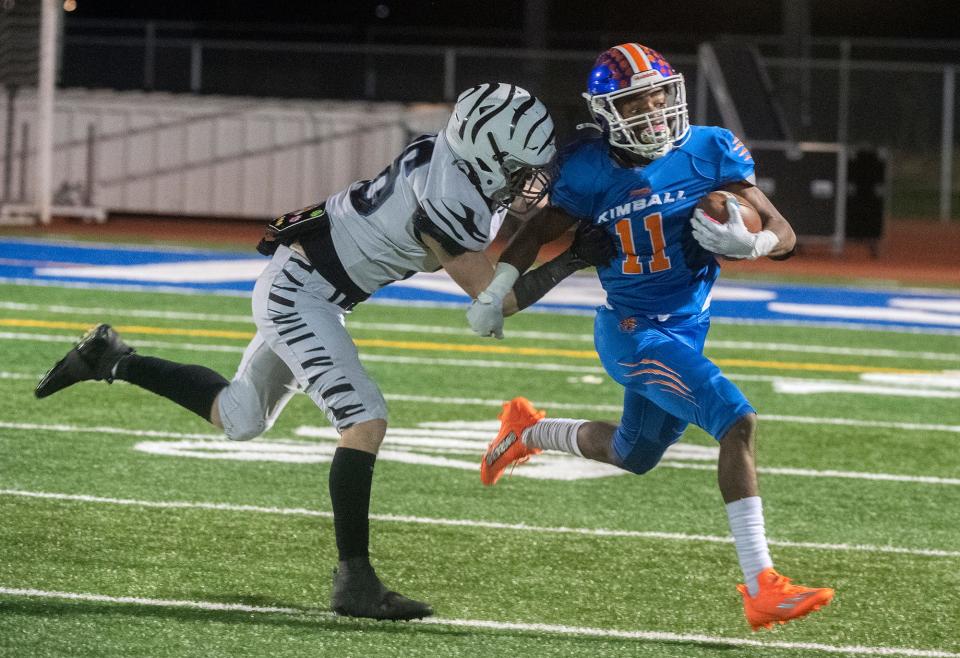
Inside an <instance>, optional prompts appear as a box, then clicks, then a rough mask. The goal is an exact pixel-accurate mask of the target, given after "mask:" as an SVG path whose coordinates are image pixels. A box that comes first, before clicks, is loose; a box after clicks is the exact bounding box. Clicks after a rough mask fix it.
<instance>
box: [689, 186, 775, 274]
mask: <svg viewBox="0 0 960 658" xmlns="http://www.w3.org/2000/svg"><path fill="white" fill-rule="evenodd" d="M725 203H726V206H727V214H728V215H729V216H730V219H728V220H727V223H726V224H720V223H719V222H716V221H714V220H712V219H710V218H709V217H708V216H707V215H706V214H705V213H704V212H703V210H701V209H700V208H697V209H696V210H694V211H693V217H692V218H690V225H691V226H692V227H693V237H694V238H695V239H696V241H697V242H699V243H700V246H701V247H703V248H704V249H706V250H707V251H711V252H713V253H715V254H719V255H720V256H727V257H729V258H748V259H750V260H754V259H755V258H760V257H761V256H766V255H767V254H769V253H770V252H771V251H773V250H774V249H775V248H776V246H777V245H778V244H779V243H780V238H778V237H777V234H776V233H774V232H773V231H767V230H763V231H760V232H759V233H751V232H750V231H748V230H747V227H746V226H744V225H743V216H742V215H741V214H740V204H739V203H738V202H737V200H736V199H734V198H733V197H730V198H728V199H727V200H726V202H725Z"/></svg>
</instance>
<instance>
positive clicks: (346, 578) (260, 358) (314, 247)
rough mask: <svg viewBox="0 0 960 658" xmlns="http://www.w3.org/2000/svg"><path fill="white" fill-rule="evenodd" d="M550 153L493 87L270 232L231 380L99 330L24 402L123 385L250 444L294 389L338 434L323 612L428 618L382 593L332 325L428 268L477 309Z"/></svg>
mask: <svg viewBox="0 0 960 658" xmlns="http://www.w3.org/2000/svg"><path fill="white" fill-rule="evenodd" d="M555 151H556V147H555V138H554V126H553V121H552V119H551V118H550V114H549V113H548V111H547V108H546V107H544V105H543V103H541V102H540V101H539V100H538V99H536V98H535V97H534V96H532V95H530V93H528V92H527V91H526V90H524V89H521V88H520V87H517V86H515V85H510V84H504V83H499V84H496V83H495V84H482V85H478V86H476V87H473V88H472V89H468V90H467V91H465V92H464V93H462V94H461V95H460V97H459V98H458V99H457V102H456V105H455V108H454V111H453V114H452V115H451V117H450V119H449V121H448V123H447V125H446V128H445V130H443V131H442V132H440V133H439V134H436V135H433V134H429V135H423V136H421V137H420V138H418V139H416V140H415V141H413V142H412V143H411V144H410V145H409V146H407V147H406V148H405V149H404V150H403V152H402V153H400V155H399V156H397V158H396V159H395V160H394V161H393V163H392V164H390V166H388V167H387V168H386V169H384V170H383V172H381V173H380V175H379V176H377V177H376V178H374V179H373V180H366V181H359V182H356V183H354V184H353V185H351V186H349V187H348V188H347V189H345V190H342V191H341V192H339V193H337V194H334V195H333V196H331V197H329V198H328V199H326V200H325V201H324V202H323V203H320V204H318V205H316V206H313V207H310V208H306V209H303V210H301V211H297V212H294V213H290V214H288V215H284V216H283V217H281V218H279V219H278V220H276V221H275V222H273V223H272V224H271V225H270V226H269V227H268V231H267V233H268V235H267V237H266V238H265V239H264V240H263V241H261V244H260V247H259V249H260V250H261V251H262V252H264V253H267V254H271V253H272V254H273V257H272V259H271V261H270V263H269V265H268V266H267V267H266V269H265V270H264V271H263V273H262V274H261V275H260V277H259V278H258V279H257V283H256V287H255V288H254V291H253V318H254V321H255V322H256V326H257V333H256V336H255V337H254V339H253V340H252V341H251V343H250V345H249V346H248V347H247V349H246V352H245V353H244V355H243V358H242V360H241V362H240V366H239V368H238V369H237V372H236V374H235V375H234V378H233V380H232V381H230V382H228V381H227V380H226V379H224V378H223V377H221V376H220V375H219V374H217V373H216V372H214V371H212V370H210V369H209V368H205V367H203V366H198V365H185V364H180V363H174V362H171V361H166V360H164V359H157V358H153V357H146V356H141V355H139V354H136V353H135V352H134V350H133V349H132V348H130V347H129V346H127V345H126V344H125V343H124V342H123V341H122V340H121V339H120V337H119V336H118V335H117V334H116V332H115V331H114V330H113V329H111V328H110V327H109V326H108V325H100V326H99V327H96V328H95V329H93V330H92V331H91V332H90V333H89V334H87V335H86V336H84V337H83V338H82V339H81V341H80V342H79V343H78V344H77V345H76V346H75V347H74V348H73V349H72V350H71V351H70V352H69V353H67V355H66V356H65V357H64V358H63V359H61V360H60V361H59V362H58V363H57V364H56V365H55V366H54V367H53V369H52V370H50V372H48V373H47V374H46V375H45V376H44V378H43V379H42V380H41V382H40V383H39V385H38V386H37V389H36V395H37V397H41V398H42V397H46V396H48V395H50V394H52V393H55V392H56V391H59V390H61V389H63V388H65V387H67V386H70V385H72V384H74V383H76V382H79V381H84V380H105V381H107V382H112V381H113V380H114V379H121V380H124V381H127V382H130V383H132V384H136V385H137V386H140V387H142V388H145V389H147V390H150V391H152V392H154V393H156V394H158V395H161V396H163V397H165V398H168V399H170V400H172V401H173V402H176V403H177V404H179V405H181V406H183V407H185V408H186V409H189V410H190V411H193V412H194V413H196V414H198V415H200V416H201V417H203V418H204V419H206V420H208V421H210V422H211V423H212V424H214V425H216V426H217V427H220V428H222V429H223V431H224V432H225V433H226V435H227V436H228V437H229V438H231V439H235V440H247V439H252V438H254V437H256V436H259V435H260V434H262V433H263V432H265V431H266V430H268V429H269V428H270V427H271V426H272V425H273V423H274V420H275V419H276V418H277V416H278V415H279V413H280V412H281V410H282V409H283V407H284V405H286V403H287V402H288V401H289V400H290V398H291V397H292V396H293V394H294V393H295V392H296V391H298V390H299V391H303V392H304V393H305V394H306V395H308V396H310V398H311V399H312V400H313V401H314V402H315V403H316V404H317V406H318V407H320V408H321V409H322V410H323V411H324V413H325V414H326V415H327V418H328V419H329V420H330V422H331V423H332V424H333V425H334V426H335V427H336V428H337V430H338V431H339V433H340V441H339V443H338V444H337V449H336V451H335V453H334V456H333V461H332V463H331V465H330V480H329V484H330V498H331V503H332V507H333V514H334V528H335V534H336V540H337V549H338V552H339V558H340V561H339V565H338V567H337V569H336V570H335V573H334V582H333V594H332V601H331V607H332V609H333V610H334V611H335V612H337V613H338V614H342V615H349V616H355V617H372V618H377V619H412V618H420V617H424V616H427V615H430V614H432V613H433V611H432V609H431V607H430V606H429V605H427V604H426V603H422V602H419V601H414V600H412V599H409V598H407V597H404V596H402V595H400V594H397V593H396V592H392V591H389V590H388V589H387V588H386V587H385V586H384V585H383V584H382V583H381V581H380V579H379V578H378V577H377V575H376V573H375V572H374V570H373V567H372V566H371V564H370V561H369V557H368V534H369V529H368V510H369V502H370V488H371V482H372V478H373V466H374V462H375V460H376V455H377V452H378V450H379V447H380V443H381V441H382V440H383V438H384V434H385V433H386V428H387V406H386V403H385V401H384V398H383V395H382V394H381V392H380V389H379V388H378V387H377V385H376V384H375V383H374V382H373V380H371V379H370V377H369V375H368V374H367V373H366V371H365V370H364V368H363V366H362V365H361V364H360V359H359V358H358V355H357V349H356V347H355V345H354V343H353V341H352V340H351V338H350V335H349V334H348V333H347V331H346V328H345V324H346V323H345V317H344V315H345V313H347V312H348V311H350V309H352V308H353V307H354V306H355V305H357V304H358V303H360V302H362V301H363V300H365V299H366V298H367V297H369V296H370V295H371V294H372V293H373V292H375V291H376V290H378V289H379V288H382V287H383V286H385V285H387V284H389V283H391V282H393V281H397V280H400V279H404V278H407V277H409V276H411V275H413V274H414V273H416V272H430V271H435V270H438V269H440V268H441V267H442V268H444V269H446V270H447V272H448V273H449V274H450V276H451V277H452V278H453V280H454V281H456V283H457V284H458V285H459V286H460V287H461V288H463V290H464V291H465V292H466V293H467V294H469V295H470V297H471V298H476V297H477V296H478V295H479V293H480V292H481V291H483V290H484V289H485V288H487V286H488V285H489V284H490V282H491V280H492V279H493V276H494V268H493V266H492V265H491V264H490V262H489V260H488V259H487V257H486V256H485V255H484V253H483V250H484V248H485V247H487V246H488V245H489V244H490V241H491V239H492V238H493V234H494V233H495V228H494V227H495V226H498V225H499V221H500V219H501V218H502V216H503V215H504V214H505V212H506V208H507V207H508V206H510V205H511V204H513V207H514V208H516V207H517V205H518V204H519V205H528V204H535V203H536V202H537V201H538V200H539V199H540V198H541V197H542V195H543V194H544V193H545V191H546V187H547V185H546V178H545V176H544V171H545V168H546V167H547V165H548V164H549V163H550V162H551V160H552V159H553V157H554V154H555ZM585 264H586V263H584V265H585Z"/></svg>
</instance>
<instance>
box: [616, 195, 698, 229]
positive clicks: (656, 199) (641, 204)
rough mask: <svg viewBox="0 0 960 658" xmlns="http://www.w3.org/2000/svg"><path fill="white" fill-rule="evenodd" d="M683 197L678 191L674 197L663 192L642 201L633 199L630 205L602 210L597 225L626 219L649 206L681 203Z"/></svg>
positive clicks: (625, 204)
mask: <svg viewBox="0 0 960 658" xmlns="http://www.w3.org/2000/svg"><path fill="white" fill-rule="evenodd" d="M683 197H684V191H683V190H678V191H677V193H676V195H674V194H673V192H664V193H663V194H651V195H650V196H648V197H645V198H643V199H634V200H633V201H631V202H630V203H624V204H622V205H619V206H614V207H613V208H608V209H607V210H604V211H603V212H602V213H600V216H599V217H597V223H598V224H603V223H604V222H609V221H610V220H611V219H618V218H620V217H627V216H629V215H630V214H631V213H635V212H640V211H641V210H644V209H645V208H648V207H650V206H660V205H664V204H667V203H676V202H677V201H682V200H683Z"/></svg>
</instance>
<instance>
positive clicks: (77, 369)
mask: <svg viewBox="0 0 960 658" xmlns="http://www.w3.org/2000/svg"><path fill="white" fill-rule="evenodd" d="M134 351H135V350H134V349H133V348H132V347H130V346H129V345H127V344H126V343H124V342H123V341H122V340H121V339H120V336H119V335H117V332H116V331H114V330H113V328H112V327H111V326H110V325H109V324H101V325H99V326H97V327H94V328H93V329H91V330H90V331H88V332H87V334H86V335H85V336H84V337H83V338H81V339H80V342H79V343H77V344H76V345H74V347H73V349H72V350H70V351H69V352H67V355H66V356H64V357H63V358H62V359H60V360H59V361H57V364H56V365H55V366H53V367H52V368H51V369H50V371H49V372H48V373H47V374H45V375H44V376H43V379H41V380H40V383H39V384H37V388H36V389H35V390H34V391H33V394H34V395H36V396H37V397H38V398H45V397H47V396H48V395H52V394H54V393H56V392H57V391H59V390H61V389H64V388H66V387H68V386H72V385H73V384H76V383H77V382H84V381H89V380H96V381H106V382H107V383H111V382H113V374H112V373H113V367H114V366H115V365H116V364H117V361H119V360H120V358H121V357H124V356H126V355H127V354H133V352H134Z"/></svg>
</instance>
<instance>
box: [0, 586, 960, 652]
mask: <svg viewBox="0 0 960 658" xmlns="http://www.w3.org/2000/svg"><path fill="white" fill-rule="evenodd" d="M0 595H5V596H11V597H14V596H17V597H25V598H41V599H60V600H67V601H86V602H94V603H109V604H117V605H134V606H145V607H161V608H187V609H191V610H206V611H210V612H223V611H226V612H247V613H252V614H264V615H277V614H280V615H290V616H296V617H306V618H308V619H309V618H313V619H317V618H319V619H323V620H332V619H336V617H334V616H333V615H332V614H331V613H329V612H328V611H327V610H326V609H303V610H301V609H297V608H288V607H274V606H255V605H245V604H240V603H216V602H212V601H191V600H177V599H150V598H143V597H136V596H107V595H104V594H89V593H85V592H57V591H49V590H41V589H27V588H19V587H0ZM351 623H352V622H351ZM410 623H411V624H423V625H430V626H450V627H453V628H472V629H484V630H490V631H509V632H523V633H535V634H545V635H561V636H572V637H599V638H609V639H617V640H639V641H646V642H671V643H682V644H694V645H705V646H711V645H712V646H716V645H718V644H719V645H723V646H730V647H754V648H757V649H760V650H764V649H766V650H771V649H781V650H787V651H816V652H819V653H833V654H846V655H856V656H908V657H910V658H960V653H953V652H949V651H941V650H937V649H915V648H912V647H871V646H863V645H842V644H840V645H838V644H822V643H819V642H782V641H775V640H754V639H750V638H739V637H724V636H722V635H701V634H694V633H670V632H665V631H644V630H629V631H628V630H620V629H614V628H594V627H589V626H568V625H561V624H544V623H527V622H506V621H494V620H486V619H447V618H443V617H428V618H426V619H422V620H419V621H415V622H410Z"/></svg>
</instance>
